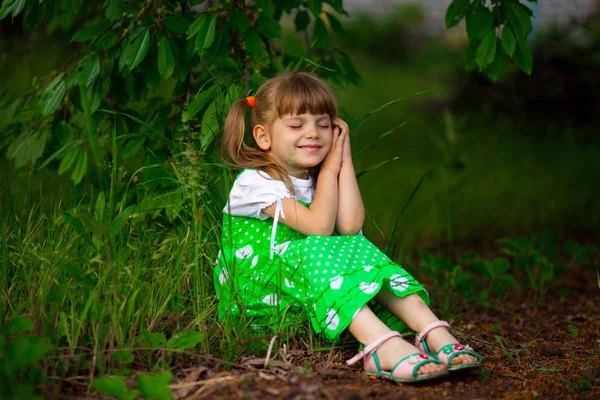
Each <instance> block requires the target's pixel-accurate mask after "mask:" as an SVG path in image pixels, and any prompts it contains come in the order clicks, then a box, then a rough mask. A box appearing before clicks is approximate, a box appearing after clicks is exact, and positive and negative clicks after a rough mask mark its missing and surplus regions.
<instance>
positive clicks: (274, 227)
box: [270, 199, 285, 260]
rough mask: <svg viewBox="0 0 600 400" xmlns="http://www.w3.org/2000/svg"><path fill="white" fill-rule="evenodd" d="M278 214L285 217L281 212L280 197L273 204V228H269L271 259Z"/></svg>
mask: <svg viewBox="0 0 600 400" xmlns="http://www.w3.org/2000/svg"><path fill="white" fill-rule="evenodd" d="M280 216H281V217H283V218H285V214H284V213H283V205H282V204H281V199H277V205H276V206H275V215H274V216H273V228H272V229H271V252H270V257H271V260H272V259H273V251H274V250H275V235H276V234H277V223H278V222H279V217H280Z"/></svg>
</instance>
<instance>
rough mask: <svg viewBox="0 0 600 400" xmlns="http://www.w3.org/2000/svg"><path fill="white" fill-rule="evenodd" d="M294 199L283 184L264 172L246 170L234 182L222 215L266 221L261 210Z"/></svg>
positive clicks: (266, 216) (265, 216) (265, 215)
mask: <svg viewBox="0 0 600 400" xmlns="http://www.w3.org/2000/svg"><path fill="white" fill-rule="evenodd" d="M287 198H294V196H293V195H292V194H291V193H290V191H289V190H288V188H287V187H286V186H285V183H283V182H282V181H276V180H273V179H271V178H270V177H269V176H268V175H267V174H265V173H264V172H259V171H257V170H246V171H244V172H242V174H241V175H240V176H239V177H238V178H237V179H236V180H235V182H234V183H233V188H231V192H229V198H228V199H227V204H226V205H225V208H224V209H223V212H224V213H227V214H229V215H235V216H239V217H251V218H258V219H267V218H268V217H269V216H268V215H267V214H265V213H263V212H262V210H263V209H265V208H267V207H268V206H270V205H272V204H274V203H276V202H277V200H281V199H287Z"/></svg>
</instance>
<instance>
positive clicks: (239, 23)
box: [229, 10, 250, 34]
mask: <svg viewBox="0 0 600 400" xmlns="http://www.w3.org/2000/svg"><path fill="white" fill-rule="evenodd" d="M229 25H230V26H231V27H232V28H233V29H235V30H236V31H238V32H239V33H241V34H244V33H246V31H247V30H248V28H250V22H248V18H246V14H244V13H243V12H241V11H238V10H234V11H232V12H231V13H230V14H229Z"/></svg>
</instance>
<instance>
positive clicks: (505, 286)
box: [491, 275, 517, 294]
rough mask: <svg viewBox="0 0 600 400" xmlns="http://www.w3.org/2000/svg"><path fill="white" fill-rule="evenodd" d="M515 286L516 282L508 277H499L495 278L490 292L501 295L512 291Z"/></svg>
mask: <svg viewBox="0 0 600 400" xmlns="http://www.w3.org/2000/svg"><path fill="white" fill-rule="evenodd" d="M516 286H517V281H516V280H515V278H513V277H512V276H510V275H500V276H498V277H496V282H495V283H494V286H493V287H492V289H491V290H492V292H494V293H498V294H502V293H506V292H507V290H509V289H514V288H515V287H516Z"/></svg>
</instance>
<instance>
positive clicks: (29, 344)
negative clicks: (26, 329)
mask: <svg viewBox="0 0 600 400" xmlns="http://www.w3.org/2000/svg"><path fill="white" fill-rule="evenodd" d="M4 347H5V354H3V356H4V357H3V358H4V359H5V360H10V364H9V365H10V367H12V368H13V369H22V368H25V367H32V366H36V365H37V364H38V363H39V362H40V361H41V360H42V358H43V357H44V356H45V355H46V353H48V352H49V351H50V350H51V349H52V346H50V345H49V344H48V343H47V342H46V340H45V339H42V338H40V337H38V336H33V335H29V336H26V337H18V338H16V339H14V340H11V341H9V342H8V343H6V344H5V346H4ZM5 365H6V364H5Z"/></svg>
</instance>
